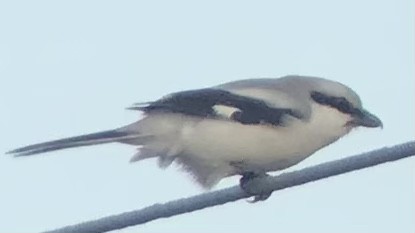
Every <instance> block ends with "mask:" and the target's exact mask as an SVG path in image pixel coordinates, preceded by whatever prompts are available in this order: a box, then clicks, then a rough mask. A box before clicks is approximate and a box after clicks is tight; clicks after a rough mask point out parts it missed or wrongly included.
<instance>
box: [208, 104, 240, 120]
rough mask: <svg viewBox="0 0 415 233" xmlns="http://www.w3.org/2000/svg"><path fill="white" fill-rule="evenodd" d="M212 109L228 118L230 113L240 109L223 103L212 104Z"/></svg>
mask: <svg viewBox="0 0 415 233" xmlns="http://www.w3.org/2000/svg"><path fill="white" fill-rule="evenodd" d="M212 108H213V110H215V112H216V114H217V115H218V116H221V117H224V118H228V119H230V118H231V116H232V114H233V113H234V112H236V111H241V110H240V109H239V108H235V107H229V106H225V105H214V106H213V107H212Z"/></svg>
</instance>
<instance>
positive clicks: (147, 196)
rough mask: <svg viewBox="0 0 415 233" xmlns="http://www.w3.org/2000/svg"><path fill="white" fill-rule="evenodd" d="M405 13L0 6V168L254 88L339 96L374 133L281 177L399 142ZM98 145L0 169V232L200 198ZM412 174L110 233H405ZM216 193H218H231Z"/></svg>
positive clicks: (291, 4) (181, 179) (407, 86)
mask: <svg viewBox="0 0 415 233" xmlns="http://www.w3.org/2000/svg"><path fill="white" fill-rule="evenodd" d="M414 10H415V6H414V2H413V1H410V0H406V1H404V0H401V1H396V0H388V1H386V0H367V1H358V0H353V1H351V0H349V1H328V0H326V1H325V0H315V1H306V0H302V1H301V0H294V1H205V2H201V1H140V2H138V1H1V2H0V33H1V36H0V81H1V83H0V104H1V105H0V106H1V109H2V114H1V120H0V124H1V131H0V132H1V133H0V135H1V138H2V140H1V142H0V152H1V153H3V152H5V151H7V150H10V149H13V148H15V147H19V146H23V145H26V144H31V143H36V142H41V141H45V140H51V139H56V138H60V137H66V136H73V135H77V134H83V133H89V132H94V131H99V130H104V129H111V128H114V127H118V126H121V125H124V124H128V123H130V122H133V121H135V120H136V119H138V118H139V117H140V115H139V114H138V113H137V112H130V111H126V110H124V108H125V107H127V106H129V105H130V104H132V103H134V102H140V101H148V100H153V99H156V98H158V97H160V96H162V95H164V94H168V93H169V92H174V91H179V90H186V89H192V88H201V87H207V86H211V85H215V84H218V83H222V82H226V81H231V80H236V79H241V78H253V77H279V76H283V75H286V74H301V75H313V76H322V77H326V78H330V79H333V80H337V81H340V82H343V83H345V84H347V85H349V86H351V87H352V88H354V89H355V90H356V91H357V92H358V93H359V94H360V96H361V98H362V99H363V101H364V105H365V107H366V108H367V109H369V110H371V111H372V112H373V113H375V114H377V115H378V116H379V117H380V118H381V119H382V120H383V122H384V126H385V127H384V129H383V130H379V129H359V130H356V131H354V132H352V133H351V134H350V135H348V136H346V137H345V138H344V139H342V140H340V141H338V142H337V143H335V144H333V145H331V146H330V147H328V148H326V149H324V150H321V151H319V152H318V153H316V154H315V155H314V156H312V157H311V158H310V159H307V160H306V161H304V162H303V163H301V164H299V165H298V166H295V167H293V168H291V170H295V169H299V168H302V167H305V166H309V165H312V164H317V163H322V162H325V161H329V160H334V159H338V158H341V157H344V156H348V155H352V154H355V153H359V152H363V151H367V150H371V149H375V148H379V147H383V146H387V145H393V144H396V143H401V142H405V141H408V140H413V139H414V132H415V121H414V119H415V111H414V106H415V95H414V93H415V92H414V88H415V78H414V77H415V76H414V75H415V73H414V70H415V67H414V66H415V65H414V64H415V57H414V50H415V49H414V41H415V36H414V16H415V14H414ZM133 153H134V148H131V147H128V146H125V145H115V144H114V145H105V146H97V147H90V148H82V149H74V150H66V151H60V152H56V153H50V154H47V155H44V156H41V155H40V156H35V157H30V158H18V159H16V158H13V157H11V156H7V155H3V156H0V185H1V192H0V232H39V231H43V230H47V229H53V228H57V227H61V226H64V225H67V224H74V223H78V222H81V221H85V220H91V219H95V218H99V217H103V216H107V215H110V214H116V213H121V212H124V211H128V210H133V209H138V208H142V207H145V206H148V205H151V204H153V203H157V202H165V201H169V200H173V199H177V198H180V197H185V196H192V195H195V194H198V193H200V192H202V190H201V189H200V188H198V187H197V186H196V185H195V184H194V183H193V182H192V181H191V180H190V179H189V178H188V176H187V175H186V174H184V173H182V172H180V171H179V169H177V168H169V169H167V170H165V171H163V170H160V169H158V168H157V165H156V163H155V161H144V162H140V163H136V164H130V163H128V160H129V158H130V157H131V156H132V155H133ZM414 162H415V160H414V159H413V158H412V159H406V160H402V161H399V162H395V163H390V164H385V165H381V166H378V167H376V168H371V169H367V170H364V171H359V172H355V173H352V174H347V175H343V176H340V177H336V178H331V179H326V180H323V181H320V182H317V183H312V184H307V185H303V186H301V187H297V188H292V189H288V190H284V191H281V192H277V193H274V194H273V196H272V197H271V198H270V199H269V200H268V201H266V202H262V203H258V204H255V205H252V204H248V203H246V202H245V201H243V200H242V201H239V202H235V203H230V204H227V205H224V206H220V207H214V208H210V209H205V210H202V211H198V212H195V213H191V214H186V215H182V216H178V217H174V218H169V219H162V220H157V221H154V222H151V223H148V224H145V225H143V226H137V227H133V228H128V229H125V230H122V231H120V232H123V233H124V232H125V233H128V232H218V231H220V232H226V231H228V232H236V231H237V232H253V231H258V232H293V233H298V232H307V233H313V232H319V233H321V232H345V233H346V232H347V233H349V232H378V233H381V232H385V233H389V232H408V233H409V232H414V231H415V223H414V221H413V219H415V209H414V206H415V200H414V199H415V198H414V197H415V176H414V175H415V174H414ZM237 180H238V178H237V177H235V178H229V179H226V180H225V181H223V182H221V183H220V185H219V186H218V187H217V188H223V187H227V186H230V185H234V184H237Z"/></svg>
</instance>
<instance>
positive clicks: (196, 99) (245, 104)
mask: <svg viewBox="0 0 415 233" xmlns="http://www.w3.org/2000/svg"><path fill="white" fill-rule="evenodd" d="M215 105H223V106H228V107H233V108H237V109H238V110H237V111H235V112H234V113H233V114H232V116H231V119H232V120H235V121H238V122H240V123H242V124H260V123H268V124H273V125H281V119H282V116H283V115H285V114H288V115H291V116H293V117H296V118H300V116H299V115H298V114H296V113H295V112H294V111H293V110H292V109H288V108H273V107H270V106H269V105H267V104H266V102H264V101H262V100H259V99H255V98H250V97H246V96H241V95H236V94H233V93H231V92H228V91H225V90H220V89H213V88H206V89H199V90H191V91H183V92H178V93H174V94H172V95H170V96H168V97H166V98H162V99H160V100H158V101H155V102H151V103H148V105H147V106H136V107H132V108H130V109H134V110H140V111H143V112H146V113H151V112H172V113H182V114H186V115H191V116H199V117H208V118H220V117H221V116H220V115H218V114H217V113H216V111H215V109H214V106H215Z"/></svg>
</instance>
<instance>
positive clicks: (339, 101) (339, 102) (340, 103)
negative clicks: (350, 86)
mask: <svg viewBox="0 0 415 233" xmlns="http://www.w3.org/2000/svg"><path fill="white" fill-rule="evenodd" d="M334 102H335V106H336V107H337V108H338V109H339V110H340V111H341V112H345V113H349V112H351V109H353V108H352V106H351V105H350V103H349V101H347V100H346V99H345V98H336V99H335V101H334Z"/></svg>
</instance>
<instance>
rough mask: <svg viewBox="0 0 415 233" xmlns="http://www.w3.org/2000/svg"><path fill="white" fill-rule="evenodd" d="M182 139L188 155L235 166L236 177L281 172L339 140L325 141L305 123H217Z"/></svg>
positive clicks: (203, 124) (194, 129)
mask: <svg viewBox="0 0 415 233" xmlns="http://www.w3.org/2000/svg"><path fill="white" fill-rule="evenodd" d="M295 124H297V125H295ZM182 139H183V140H182V142H183V143H184V144H183V148H184V150H185V151H184V152H185V153H184V154H188V155H190V156H192V157H194V158H199V159H201V160H202V161H203V162H204V163H205V164H210V165H212V166H218V167H220V166H233V167H234V168H235V170H233V171H232V173H240V172H241V171H262V172H267V171H275V170H281V169H284V168H287V167H290V166H292V165H294V164H297V163H298V162H300V161H302V160H304V159H305V158H307V157H308V156H310V155H311V154H313V153H314V152H315V151H316V150H318V149H320V148H321V147H323V146H325V145H327V144H329V143H331V142H332V141H333V140H335V138H332V137H331V138H327V137H322V135H320V134H319V132H318V131H312V130H310V129H309V128H308V127H306V125H305V124H304V123H301V122H297V123H294V125H290V127H283V126H280V127H276V126H267V125H243V124H239V123H232V122H223V121H217V120H204V121H201V122H199V123H197V124H195V125H192V129H189V130H188V131H187V132H186V130H185V131H184V133H183V134H182ZM230 170H232V169H230Z"/></svg>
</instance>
